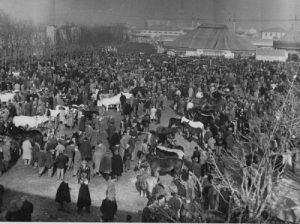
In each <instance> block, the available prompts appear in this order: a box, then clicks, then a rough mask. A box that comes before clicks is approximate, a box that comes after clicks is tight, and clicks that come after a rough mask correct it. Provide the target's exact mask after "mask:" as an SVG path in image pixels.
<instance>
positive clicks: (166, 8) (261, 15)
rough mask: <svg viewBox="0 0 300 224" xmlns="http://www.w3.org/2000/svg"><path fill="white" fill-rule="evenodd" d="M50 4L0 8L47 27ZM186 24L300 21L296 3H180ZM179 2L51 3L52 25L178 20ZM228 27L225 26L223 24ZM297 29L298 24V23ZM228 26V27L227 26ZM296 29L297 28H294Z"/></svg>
mask: <svg viewBox="0 0 300 224" xmlns="http://www.w3.org/2000/svg"><path fill="white" fill-rule="evenodd" d="M52 1H54V0H0V8H1V9H3V10H4V11H6V12H8V13H9V14H10V15H13V16H14V17H16V18H18V19H30V20H33V21H34V22H35V23H36V24H38V23H42V24H51V23H53V20H51V12H52V11H53V10H51V9H52V4H51V3H52ZM183 2H184V9H185V14H184V17H185V19H186V20H187V21H191V19H192V17H198V18H200V19H201V21H202V22H208V23H211V22H217V23H225V22H226V21H228V19H229V18H233V19H237V20H238V21H239V22H238V23H237V26H241V27H244V28H251V27H254V28H257V29H261V28H267V27H274V26H281V27H283V28H289V27H290V26H291V23H292V21H288V20H291V19H294V18H295V16H298V17H299V19H300V0H183ZM180 5H181V0H55V13H56V14H55V15H56V16H55V17H56V19H55V23H56V24H58V25H59V24H63V23H65V22H75V23H80V24H104V23H118V22H124V23H128V24H130V25H135V26H143V25H144V23H145V21H146V20H147V19H170V20H176V19H178V10H179V9H180ZM227 23H228V22H227ZM298 23H299V25H300V21H299V22H298ZM229 24H231V23H229ZM296 25H297V27H300V26H299V25H298V24H296Z"/></svg>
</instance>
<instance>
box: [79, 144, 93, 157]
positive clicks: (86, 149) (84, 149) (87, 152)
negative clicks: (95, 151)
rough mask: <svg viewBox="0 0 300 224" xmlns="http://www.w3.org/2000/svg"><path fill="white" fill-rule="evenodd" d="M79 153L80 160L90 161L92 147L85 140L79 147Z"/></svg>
mask: <svg viewBox="0 0 300 224" xmlns="http://www.w3.org/2000/svg"><path fill="white" fill-rule="evenodd" d="M79 151H80V153H81V157H82V160H91V159H92V146H91V143H90V142H89V141H88V140H86V141H83V142H82V143H81V144H80V145H79Z"/></svg>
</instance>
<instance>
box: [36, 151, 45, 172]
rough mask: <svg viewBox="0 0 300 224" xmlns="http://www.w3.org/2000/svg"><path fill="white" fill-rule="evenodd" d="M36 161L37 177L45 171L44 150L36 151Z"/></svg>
mask: <svg viewBox="0 0 300 224" xmlns="http://www.w3.org/2000/svg"><path fill="white" fill-rule="evenodd" d="M37 161H38V168H39V177H41V176H42V174H43V172H44V171H45V165H46V153H45V151H44V150H39V151H38V153H37Z"/></svg>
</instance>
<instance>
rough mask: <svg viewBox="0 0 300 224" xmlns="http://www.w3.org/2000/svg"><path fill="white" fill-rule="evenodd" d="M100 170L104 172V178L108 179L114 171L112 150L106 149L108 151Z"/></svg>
mask: <svg viewBox="0 0 300 224" xmlns="http://www.w3.org/2000/svg"><path fill="white" fill-rule="evenodd" d="M100 172H101V173H102V174H103V177H104V179H106V180H108V179H109V175H110V174H111V172H112V152H111V151H110V150H109V149H106V152H105V154H104V156H103V158H102V160H101V163H100Z"/></svg>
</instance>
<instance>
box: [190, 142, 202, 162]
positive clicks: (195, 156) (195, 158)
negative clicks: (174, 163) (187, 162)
mask: <svg viewBox="0 0 300 224" xmlns="http://www.w3.org/2000/svg"><path fill="white" fill-rule="evenodd" d="M200 156H201V153H200V151H199V148H198V147H197V146H196V147H195V151H194V152H193V155H192V161H193V162H195V163H200Z"/></svg>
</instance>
